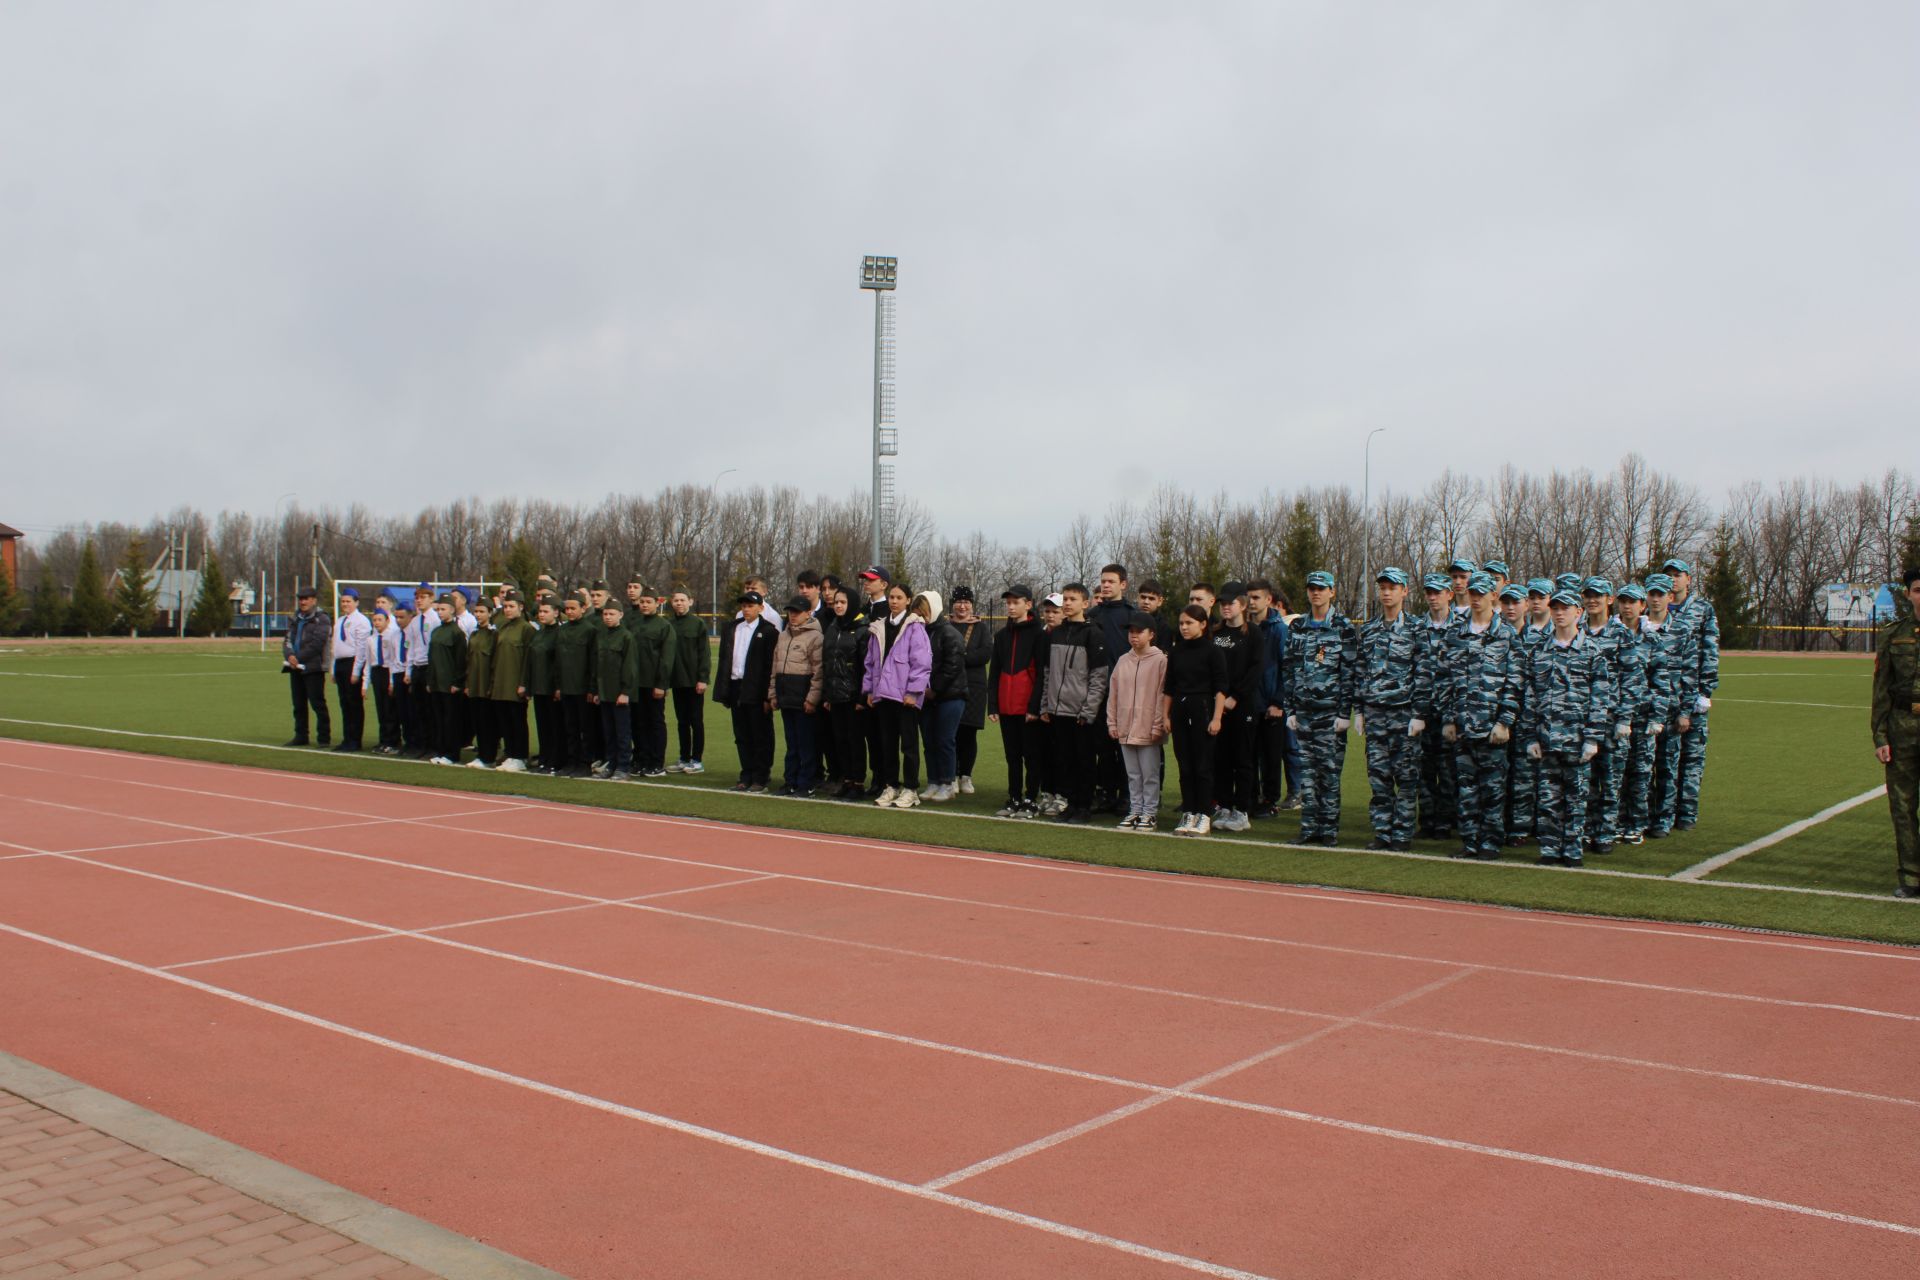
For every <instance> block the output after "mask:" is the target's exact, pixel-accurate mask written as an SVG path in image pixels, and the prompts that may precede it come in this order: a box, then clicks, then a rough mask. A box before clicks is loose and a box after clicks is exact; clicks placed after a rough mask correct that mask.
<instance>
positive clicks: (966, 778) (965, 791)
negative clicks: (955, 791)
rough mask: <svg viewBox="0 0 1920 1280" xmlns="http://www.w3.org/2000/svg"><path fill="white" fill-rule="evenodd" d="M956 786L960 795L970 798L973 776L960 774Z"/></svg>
mask: <svg viewBox="0 0 1920 1280" xmlns="http://www.w3.org/2000/svg"><path fill="white" fill-rule="evenodd" d="M957 785H958V786H959V788H960V794H961V795H963V796H970V795H972V794H973V776H972V775H971V774H965V773H963V774H961V775H960V781H959V783H958V784H957Z"/></svg>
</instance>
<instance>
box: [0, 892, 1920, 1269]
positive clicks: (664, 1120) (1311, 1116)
mask: <svg viewBox="0 0 1920 1280" xmlns="http://www.w3.org/2000/svg"><path fill="white" fill-rule="evenodd" d="M0 932H6V933H10V934H13V935H15V936H16V937H20V938H24V939H26V940H28V941H32V942H38V943H41V944H43V945H46V946H51V947H55V948H57V949H59V950H62V951H66V952H69V953H71V954H74V955H79V956H83V957H85V958H87V959H91V960H96V961H100V962H102V963H106V964H111V965H116V966H119V967H121V968H124V969H128V970H131V971H133V972H136V973H143V974H146V975H148V976H149V977H155V978H160V979H162V980H164V981H167V982H173V983H177V984H179V985H181V986H185V987H189V988H191V989H193V990H197V991H200V992H203V993H205V994H208V995H212V996H216V997H219V998H221V999H226V1000H232V1001H234V1002H236V1003H238V1004H241V1005H243V1006H246V1007H249V1008H253V1009H256V1010H259V1011H262V1012H266V1013H271V1014H277V1015H279V1016H282V1017H286V1018H290V1019H292V1020H294V1021H296V1022H300V1023H303V1024H305V1025H308V1026H312V1027H316V1028H319V1029H321V1030H326V1031H332V1032H335V1033H338V1034H343V1035H346V1036H349V1037H352V1038H354V1039H357V1040H361V1041H364V1042H366V1043H369V1044H374V1045H377V1046H379V1047H382V1048H386V1049H391V1050H394V1051H396V1052H399V1053H402V1054H406V1055H408V1056H411V1057H417V1058H420V1059H422V1060H425V1061H428V1062H433V1063H435V1064H437V1065H440V1066H446V1067H451V1068H453V1069H455V1070H459V1071H464V1072H467V1073H469V1074H474V1075H478V1076H481V1077H482V1078H485V1079H490V1080H493V1081H496V1082H499V1083H503V1084H510V1085H516V1086H518V1087H521V1088H525V1089H529V1090H532V1091H534V1092H538V1093H542V1094H545V1095H547V1096H549V1097H554V1098H559V1099H562V1100H564V1101H568V1102H574V1103H577V1104H580V1105H584V1106H589V1107H593V1108H594V1109H596V1110H601V1111H607V1112H610V1113H612V1114H615V1115H621V1116H625V1117H627V1118H629V1119H635V1120H639V1121H642V1122H643V1123H647V1124H653V1125H656V1126H659V1127H662V1128H667V1129H671V1130H673V1131H675V1132H678V1133H683V1134H687V1135H689V1136H693V1137H698V1138H705V1139H707V1140H709V1141H714V1142H719V1143H721V1144H722V1145H725V1146H729V1147H733V1148H734V1149H736V1150H743V1151H750V1152H753V1153H755V1154H758V1155H764V1156H770V1157H772V1158H774V1159H776V1160H781V1161H783V1162H786V1163H790V1164H796V1165H800V1166H802V1167H805V1168H810V1169H814V1170H816V1171H819V1172H822V1173H832V1174H836V1175H838V1176H840V1177H847V1178H852V1179H854V1180H856V1181H860V1182H865V1183H867V1184H869V1185H873V1186H879V1187H884V1188H886V1189H887V1190H892V1191H898V1192H900V1193H901V1194H903V1195H908V1196H912V1197H914V1198H916V1199H927V1200H932V1201H934V1202H935V1203H941V1204H948V1205H951V1206H953V1207H955V1208H960V1209H965V1210H968V1211H970V1212H976V1213H984V1214H986V1215H987V1216H990V1217H996V1218H1000V1219H1002V1220H1003V1221H1009V1222H1017V1223H1020V1224H1022V1225H1027V1226H1036V1227H1039V1228H1040V1229H1042V1230H1048V1231H1052V1232H1055V1233H1057V1234H1063V1235H1068V1236H1070V1237H1071V1238H1074V1239H1081V1240H1085V1241H1087V1242H1089V1243H1095V1244H1102V1245H1106V1246H1107V1247H1109V1248H1118V1249H1121V1250H1122V1251H1124V1252H1128V1253H1134V1254H1136V1255H1137V1256H1140V1257H1150V1258H1153V1259H1156V1260H1158V1261H1163V1262H1171V1263H1173V1264H1174V1265H1177V1266H1183V1267H1186V1268H1188V1269H1190V1270H1196V1271H1200V1272H1202V1273H1203V1274H1208V1275H1226V1276H1234V1277H1250V1278H1251V1280H1270V1278H1269V1277H1262V1276H1258V1275H1257V1274H1256V1273H1252V1272H1245V1271H1237V1270H1234V1269H1232V1268H1224V1267H1221V1266H1219V1265H1218V1264H1215V1263H1209V1262H1205V1261H1204V1260H1201V1259H1198V1258H1191V1257H1188V1256H1186V1255H1183V1254H1175V1253H1168V1252H1166V1251H1164V1250H1159V1249H1154V1248H1152V1247H1151V1246H1147V1245H1141V1244H1137V1243H1135V1242H1133V1241H1126V1240H1121V1239H1119V1238H1117V1237H1112V1236H1103V1235H1100V1234H1098V1233H1095V1232H1089V1231H1086V1230H1084V1229H1083V1228H1079V1227H1073V1226H1070V1225H1068V1224H1065V1223H1059V1222H1054V1221H1052V1220H1050V1219H1045V1218H1037V1217H1034V1216H1032V1215H1029V1214H1023V1213H1020V1212H1018V1211H1017V1210H1011V1209H1004V1208H1002V1207H1000V1206H998V1205H992V1204H988V1203H985V1202H982V1201H977V1200H969V1199H966V1198H965V1197H961V1196H954V1195H951V1194H950V1193H948V1192H945V1191H939V1190H934V1189H930V1188H928V1187H924V1186H919V1185H917V1184H914V1183H910V1182H905V1181H902V1180H900V1179H896V1178H890V1177H887V1176H885V1175H883V1174H874V1173H868V1172H867V1171H865V1170H861V1169H854V1168H851V1167H850V1166H846V1165H841V1164H836V1163H834V1162H832V1161H828V1160H823V1159H820V1158H818V1157H815V1156H808V1155H803V1154H801V1153H799V1152H795V1151H789V1150H786V1149H784V1148H780V1147H775V1146H771V1145H770V1144H767V1143H762V1142H758V1141H756V1140H754V1139H751V1138H744V1137H740V1136H738V1135H735V1134H730V1133H726V1132H724V1131H721V1130H717V1129H711V1128H708V1127H706V1126H703V1125H696V1124H692V1123H690V1122H688V1121H684V1120H676V1119H673V1118H672V1117H669V1116H665V1115H661V1114H659V1113H656V1112H650V1111H643V1110H641V1109H639V1108H636V1107H628V1106H625V1105H623V1104H620V1103H615V1102H612V1101H610V1100H608V1099H604V1098H597V1097H594V1096H593V1095H590V1094H583V1093H579V1092H577V1091H575V1090H570V1089H566V1088H564V1087H562V1086H559V1085H553V1084H549V1083H546V1082H544V1081H539V1080H534V1079H532V1078H530V1077H526V1076H519V1075H514V1074H512V1073H510V1072H506V1071H502V1070H500V1069H498V1068H494V1067H488V1066H484V1065H482V1064H480V1063H477V1062H471V1061H468V1060H466V1059H462V1058H455V1057H452V1056H451V1055H448V1054H443V1053H439V1052H437V1051H435V1050H432V1049H427V1048H424V1047H422V1046H419V1045H414V1044H409V1043H407V1042H405V1041H400V1040H394V1039H391V1038H390V1037H387V1036H382V1035H379V1034H378V1033H376V1032H370V1031H365V1030H362V1029H360V1028H357V1027H350V1026H348V1025H346V1024H344V1023H340V1022H335V1021H333V1020H331V1019H328V1018H323V1017H320V1016H318V1015H316V1014H310V1013H306V1012H304V1011H301V1010H298V1009H293V1008H291V1007H288V1006H285V1005H278V1004H274V1003H272V1002H270V1001H266V1000H261V999H259V998H257V997H254V996H249V995H246V994H245V993H243V992H239V991H233V990H230V989H228V988H225V987H220V986H215V985H213V984H212V983H207V982H202V981H200V980H199V979H196V978H190V977H187V976H185V975H182V974H177V973H168V972H166V971H164V970H161V969H156V968H153V967H152V966H150V965H145V964H141V963H139V962H137V961H133V960H128V959H125V958H123V957H120V956H114V955H109V954H107V953H105V952H101V951H95V950H93V949H92V948H89V947H83V946H80V945H78V944H76V943H70V942H65V941H62V940H60V939H57V938H51V937H48V936H46V935H44V934H38V933H34V932H32V931H30V930H26V929H22V928H19V927H17V926H14V925H10V924H5V923H0ZM1123 1083H1125V1084H1127V1085H1128V1086H1129V1087H1132V1088H1136V1089H1140V1090H1143V1091H1145V1092H1148V1093H1153V1094H1171V1093H1173V1090H1171V1089H1169V1088H1166V1087H1163V1086H1157V1085H1147V1084H1142V1083H1140V1082H1137V1081H1136V1082H1123ZM1176 1096H1178V1097H1179V1098H1181V1099H1182V1100H1184V1101H1189V1102H1196V1103H1201V1104H1204V1105H1209V1106H1220V1107H1227V1108H1229V1109H1232V1110H1236V1111H1245V1112H1250V1113H1253V1114H1257V1115H1265V1116H1272V1117H1276V1118H1280V1119H1286V1120H1296V1121H1299V1122H1302V1123H1305V1124H1313V1125H1319V1126H1322V1127H1324V1128H1330V1129H1336V1130H1341V1131H1344V1132H1348V1133H1364V1134H1369V1135H1371V1136H1374V1137H1381V1138H1388V1139H1392V1140H1395V1141H1400V1142H1410V1143H1414V1144H1417V1145H1421V1146H1429V1147H1437V1148H1440V1149H1443V1150H1449V1151H1459V1152H1463V1153H1466V1154H1469V1155H1479V1156H1488V1157H1491V1158H1494V1159H1500V1160H1510V1161H1514V1162H1517V1163H1521V1164H1529V1165H1534V1166H1537V1167H1545V1168H1553V1169H1561V1170H1565V1171H1567V1172H1572V1173H1583V1174H1587V1175H1590V1176H1594V1177H1599V1178H1605V1179H1609V1180H1613V1181H1619V1182H1625V1183H1630V1184H1633V1185H1637V1186H1644V1187H1651V1188H1654V1189H1657V1190H1663V1191H1674V1192H1679V1193H1681V1194H1686V1195H1694V1196H1700V1197H1704V1198H1707V1199H1713V1200H1721V1201H1727V1202H1730V1203H1734V1204H1742V1205H1748V1206H1751V1207H1754V1208H1762V1209H1773V1210H1777V1211H1780V1212H1784V1213H1793V1214H1798V1215H1801V1216H1804V1217H1811V1218H1818V1219H1822V1220H1824V1221H1828V1222H1837V1223H1842V1224H1844V1225H1848V1226H1857V1227H1867V1228H1872V1229H1875V1230H1880V1231H1888V1232H1892V1233H1895V1234H1898V1235H1904V1236H1911V1237H1920V1226H1913V1225H1910V1224H1907V1223H1901V1222H1889V1221H1885V1220H1882V1219H1879V1218H1868V1217H1862V1216H1859V1215H1856V1214H1849V1213H1840V1212H1837V1211H1834V1210H1831V1209H1820V1208H1816V1207H1814V1206H1812V1205H1803V1204H1796V1203H1793V1202H1791V1201H1785V1200H1774V1199H1769V1198H1766V1197H1762V1196H1752V1195H1747V1194H1746V1193H1744V1192H1739V1191H1728V1190H1724V1189H1722V1188H1718V1187H1707V1186H1701V1185H1697V1184H1694V1183H1688V1182H1680V1181H1677V1180H1675V1179H1671V1178H1661V1177H1655V1176H1653V1175H1650V1174H1641V1173H1634V1172H1631V1171H1629V1170H1625V1169H1614V1168H1610V1167H1608V1166H1606V1165H1597V1164H1590V1163H1587V1162H1584V1161H1577V1160H1565V1159H1561V1158H1559V1157H1557V1156H1544V1155H1539V1154H1537V1153H1534V1152H1527V1151H1516V1150H1512V1149H1510V1148H1506V1147H1495V1146H1488V1145H1486V1144H1483V1143H1476V1142H1466V1141H1462V1140H1459V1139H1454V1138H1442V1137H1438V1136H1436V1135H1432V1134H1423V1133H1417V1132H1414V1131H1411V1130H1405V1129H1392V1128H1388V1127H1386V1126H1383V1125H1374V1124H1366V1123H1363V1122H1361V1121H1357V1120H1343V1119H1340V1118H1338V1117H1334V1116H1324V1115H1318V1114H1316V1113H1313V1112H1309V1111H1298V1110H1294V1109H1292V1108H1288V1107H1275V1106H1268V1105H1266V1104H1264V1103H1256V1102H1244V1101H1241V1100H1239V1099H1233V1098H1221V1097H1216V1096H1214V1095H1212V1094H1205V1093H1190V1094H1182V1095H1176Z"/></svg>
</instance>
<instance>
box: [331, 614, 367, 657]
mask: <svg viewBox="0 0 1920 1280" xmlns="http://www.w3.org/2000/svg"><path fill="white" fill-rule="evenodd" d="M372 631H373V623H371V622H369V621H367V615H366V614H364V613H362V612H360V611H359V610H358V609H355V610H354V611H353V612H352V613H342V614H341V615H340V618H339V620H338V621H337V622H335V623H334V624H333V655H332V659H331V660H332V661H334V662H338V661H340V660H341V659H342V658H354V659H356V660H357V659H358V657H359V655H360V642H361V641H362V640H364V639H365V638H366V637H367V636H368V635H369V634H371V633H372Z"/></svg>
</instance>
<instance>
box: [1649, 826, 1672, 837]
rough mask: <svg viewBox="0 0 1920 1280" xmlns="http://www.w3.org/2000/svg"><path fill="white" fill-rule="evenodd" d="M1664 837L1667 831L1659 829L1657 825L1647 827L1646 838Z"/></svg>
mask: <svg viewBox="0 0 1920 1280" xmlns="http://www.w3.org/2000/svg"><path fill="white" fill-rule="evenodd" d="M1666 838H1667V833H1666V832H1664V831H1662V830H1660V828H1658V827H1649V828H1647V839H1649V840H1665V839H1666Z"/></svg>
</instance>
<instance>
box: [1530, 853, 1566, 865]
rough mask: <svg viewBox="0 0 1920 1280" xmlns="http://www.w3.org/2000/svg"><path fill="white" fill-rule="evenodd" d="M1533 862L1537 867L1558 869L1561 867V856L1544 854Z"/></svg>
mask: <svg viewBox="0 0 1920 1280" xmlns="http://www.w3.org/2000/svg"><path fill="white" fill-rule="evenodd" d="M1533 861H1534V863H1535V864H1536V865H1537V866H1542V867H1557V866H1559V865H1560V855H1559V854H1557V853H1543V854H1541V855H1540V856H1539V857H1537V858H1535V859H1534V860H1533Z"/></svg>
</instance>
